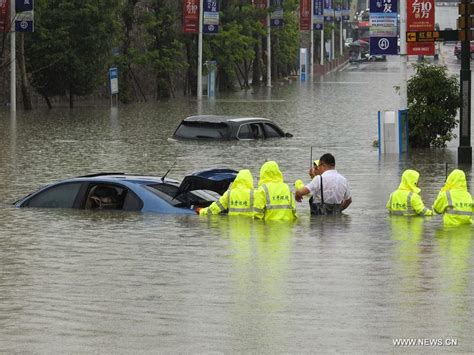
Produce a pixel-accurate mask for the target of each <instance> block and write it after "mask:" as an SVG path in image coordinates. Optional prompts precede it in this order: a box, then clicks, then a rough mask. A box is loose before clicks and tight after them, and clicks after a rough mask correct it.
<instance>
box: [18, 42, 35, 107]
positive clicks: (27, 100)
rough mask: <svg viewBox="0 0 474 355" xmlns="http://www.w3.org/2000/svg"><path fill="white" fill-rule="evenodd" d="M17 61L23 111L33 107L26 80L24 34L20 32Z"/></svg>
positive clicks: (28, 84)
mask: <svg viewBox="0 0 474 355" xmlns="http://www.w3.org/2000/svg"><path fill="white" fill-rule="evenodd" d="M18 50H19V53H18V61H19V65H20V80H21V94H22V97H23V108H24V109H25V111H29V110H32V109H33V104H32V100H31V90H30V83H29V82H28V77H27V75H26V64H25V34H24V33H21V35H20V46H19V48H18Z"/></svg>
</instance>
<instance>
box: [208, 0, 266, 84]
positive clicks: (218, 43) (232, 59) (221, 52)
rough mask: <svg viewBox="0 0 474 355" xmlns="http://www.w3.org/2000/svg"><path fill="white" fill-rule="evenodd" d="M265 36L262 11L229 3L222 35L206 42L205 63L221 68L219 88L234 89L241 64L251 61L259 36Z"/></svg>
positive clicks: (237, 3) (223, 20) (220, 32)
mask: <svg viewBox="0 0 474 355" xmlns="http://www.w3.org/2000/svg"><path fill="white" fill-rule="evenodd" d="M263 33H264V31H263V27H262V25H261V23H260V12H259V11H257V10H256V9H255V8H254V7H253V6H251V5H240V4H239V2H238V1H233V2H232V3H230V4H227V7H226V11H225V12H224V13H222V12H221V26H220V28H219V33H218V34H216V35H213V36H208V38H206V40H205V53H204V59H205V60H216V61H217V64H218V67H219V87H220V88H222V89H232V88H233V85H234V82H235V81H236V72H237V68H236V66H237V65H240V64H242V63H245V62H251V61H252V59H253V58H254V56H255V51H254V47H255V45H256V44H257V41H258V37H259V36H261V35H262V34H263Z"/></svg>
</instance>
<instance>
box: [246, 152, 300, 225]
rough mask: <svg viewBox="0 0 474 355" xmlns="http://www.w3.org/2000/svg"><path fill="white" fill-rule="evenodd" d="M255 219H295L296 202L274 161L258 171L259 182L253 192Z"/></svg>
mask: <svg viewBox="0 0 474 355" xmlns="http://www.w3.org/2000/svg"><path fill="white" fill-rule="evenodd" d="M254 210H255V217H257V218H260V219H264V220H265V221H268V220H280V221H291V220H294V219H295V218H296V202H295V198H294V196H293V193H292V192H291V190H290V187H289V186H288V184H286V183H284V182H283V174H282V173H281V171H280V168H279V167H278V164H277V163H276V162H274V161H268V162H266V163H265V164H263V165H262V167H261V169H260V180H259V181H258V189H257V191H256V192H255V204H254Z"/></svg>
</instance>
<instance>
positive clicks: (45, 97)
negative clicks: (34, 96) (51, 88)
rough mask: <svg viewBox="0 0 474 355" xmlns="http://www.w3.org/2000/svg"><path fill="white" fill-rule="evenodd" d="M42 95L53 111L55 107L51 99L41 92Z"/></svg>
mask: <svg viewBox="0 0 474 355" xmlns="http://www.w3.org/2000/svg"><path fill="white" fill-rule="evenodd" d="M40 94H41V96H43V99H44V101H46V105H47V106H48V108H49V109H50V110H51V109H52V108H53V105H52V104H51V100H50V99H49V97H48V95H46V94H45V93H44V92H40Z"/></svg>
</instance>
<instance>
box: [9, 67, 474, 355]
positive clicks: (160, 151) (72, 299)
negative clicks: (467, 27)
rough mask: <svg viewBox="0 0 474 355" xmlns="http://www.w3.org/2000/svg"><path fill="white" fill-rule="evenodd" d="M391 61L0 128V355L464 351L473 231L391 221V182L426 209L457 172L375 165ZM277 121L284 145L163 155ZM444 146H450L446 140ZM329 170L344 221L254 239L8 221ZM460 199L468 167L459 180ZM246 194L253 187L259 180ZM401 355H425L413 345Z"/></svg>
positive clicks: (136, 216)
mask: <svg viewBox="0 0 474 355" xmlns="http://www.w3.org/2000/svg"><path fill="white" fill-rule="evenodd" d="M395 85H399V69H398V59H395V58H393V59H392V58H390V59H389V61H388V62H387V63H366V64H360V65H358V66H357V65H353V66H348V67H346V68H344V70H342V71H340V72H335V73H331V74H329V75H327V76H325V77H324V78H323V79H321V78H318V80H316V81H315V82H313V83H298V82H290V83H285V84H282V85H280V84H278V83H277V84H276V85H275V87H273V88H272V89H271V91H269V90H268V89H266V88H260V89H259V90H257V91H255V92H247V93H244V92H238V93H235V94H229V95H225V96H224V95H220V96H219V97H218V98H217V99H216V100H214V101H212V102H210V101H207V100H204V101H203V102H202V106H201V107H198V104H197V102H196V100H192V99H189V100H188V99H176V100H171V101H168V102H148V103H140V104H135V105H132V106H126V107H125V106H122V107H120V108H119V109H118V110H112V111H111V110H110V108H109V107H108V103H107V102H105V103H100V104H97V106H86V105H82V106H81V107H77V108H76V109H74V110H72V111H70V110H69V109H67V108H55V109H53V110H51V111H48V110H46V109H38V110H35V111H34V112H28V113H24V112H18V113H17V115H16V117H12V116H10V114H9V113H8V111H7V109H6V108H4V109H3V111H2V112H1V116H0V202H1V203H2V205H1V206H0V264H1V267H0V299H1V302H0V352H5V353H25V352H26V353H30V352H34V353H158V352H162V353H171V352H173V353H212V352H217V353H239V352H240V353H268V354H271V353H319V352H321V353H327V352H330V351H335V352H342V353H354V352H358V353H362V352H364V353H390V352H396V351H400V348H397V347H396V346H394V339H398V338H416V339H420V338H421V339H443V341H445V340H448V342H449V339H454V340H456V341H457V346H453V347H443V348H441V349H438V350H442V351H455V352H461V351H462V352H472V351H474V340H473V336H472V334H473V333H474V321H473V318H474V309H473V307H474V306H473V301H472V300H473V297H474V288H473V278H474V271H473V261H474V259H473V247H472V241H471V239H472V227H470V226H469V227H467V228H464V229H463V228H455V229H453V228H451V229H449V228H443V226H442V220H441V218H440V217H439V216H435V217H428V218H425V219H422V218H411V219H408V218H390V217H388V216H387V213H386V210H385V203H386V201H387V198H388V195H389V194H390V192H391V191H393V190H394V189H396V188H397V186H398V184H399V181H400V176H401V174H402V172H403V170H405V169H407V168H413V169H416V170H418V171H419V172H420V174H421V179H420V187H421V189H422V192H421V195H422V197H423V199H424V201H425V203H426V204H427V205H428V206H431V204H432V203H433V201H434V199H435V197H436V195H437V193H438V191H439V189H440V188H441V187H442V186H443V184H444V180H445V163H448V164H449V167H450V169H453V168H455V167H456V160H457V145H458V142H457V141H453V142H451V143H450V144H449V147H448V149H445V150H418V151H411V152H410V153H409V154H408V155H406V156H402V157H398V156H393V157H389V156H386V157H382V158H379V155H378V151H377V148H374V147H373V146H372V143H373V141H374V140H375V139H377V111H378V110H385V109H397V108H398V104H399V97H398V95H397V94H396V93H395V90H394V86H395ZM198 111H201V112H202V113H203V114H232V115H251V116H262V117H267V118H271V119H273V120H274V121H275V122H276V123H278V124H279V125H280V126H281V127H282V128H283V129H284V130H285V131H287V132H291V133H292V134H293V135H294V137H293V138H289V139H276V140H267V141H260V142H244V141H242V142H218V143H215V142H214V143H210V142H176V141H172V140H169V137H170V136H171V135H172V133H173V132H174V129H175V128H176V126H177V125H178V123H179V122H180V121H181V120H182V119H183V118H184V117H186V116H189V115H192V114H196V113H198ZM456 133H458V132H457V131H456ZM311 147H313V158H314V159H317V158H319V156H320V155H322V154H323V153H326V152H330V153H332V154H334V156H335V157H336V167H337V170H338V171H339V172H340V173H342V174H343V175H344V176H345V177H346V178H347V179H348V181H349V184H350V188H351V192H352V198H353V203H352V205H351V206H350V207H349V208H348V209H347V210H346V212H345V215H344V216H342V217H340V218H319V219H318V218H310V217H309V207H308V204H307V199H305V200H304V202H303V203H300V204H298V216H299V218H298V220H297V221H296V222H295V223H293V224H288V223H277V222H273V223H263V222H259V221H252V220H246V219H240V218H228V217H225V216H214V217H209V218H207V217H198V216H172V215H171V216H170V215H158V214H140V213H129V212H123V213H122V212H112V211H111V212H107V211H104V212H103V213H97V212H91V211H74V210H73V211H64V210H54V209H53V210H40V209H21V210H20V209H15V208H14V207H12V206H11V203H13V202H14V201H16V200H17V199H19V198H20V197H22V196H24V195H26V194H28V193H29V192H31V191H33V190H35V189H37V188H38V187H40V186H43V185H45V184H47V183H49V182H51V181H55V180H59V179H62V178H66V177H73V176H78V175H85V174H89V173H96V172H107V171H108V172H111V171H113V172H127V173H144V174H151V175H157V176H162V175H163V174H164V173H165V172H166V171H167V170H168V169H169V168H170V167H171V166H172V165H173V163H174V162H175V161H176V162H177V163H176V166H175V167H174V168H173V169H172V170H171V172H170V173H169V177H172V178H178V179H182V178H183V177H184V176H185V174H186V173H189V172H192V171H194V170H200V169H205V168H211V167H229V168H234V169H241V168H248V169H250V170H251V171H252V173H253V175H254V178H255V180H256V179H257V177H258V173H259V169H260V166H261V165H262V164H263V163H264V162H265V160H266V159H267V160H275V161H277V162H278V163H279V165H280V168H281V170H282V172H283V175H284V178H285V180H286V181H287V182H288V183H290V184H291V186H293V182H294V181H295V180H296V179H299V178H301V179H303V180H304V181H305V182H307V181H309V180H308V179H309V178H308V176H307V170H308V167H309V164H310V150H311ZM461 168H462V169H464V171H465V172H466V174H467V180H468V185H469V187H470V189H471V192H473V190H472V186H473V181H472V171H471V167H461ZM255 182H256V181H255ZM411 349H412V350H415V351H419V350H421V349H424V350H432V349H433V347H429V346H428V347H423V348H421V347H414V348H411Z"/></svg>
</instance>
